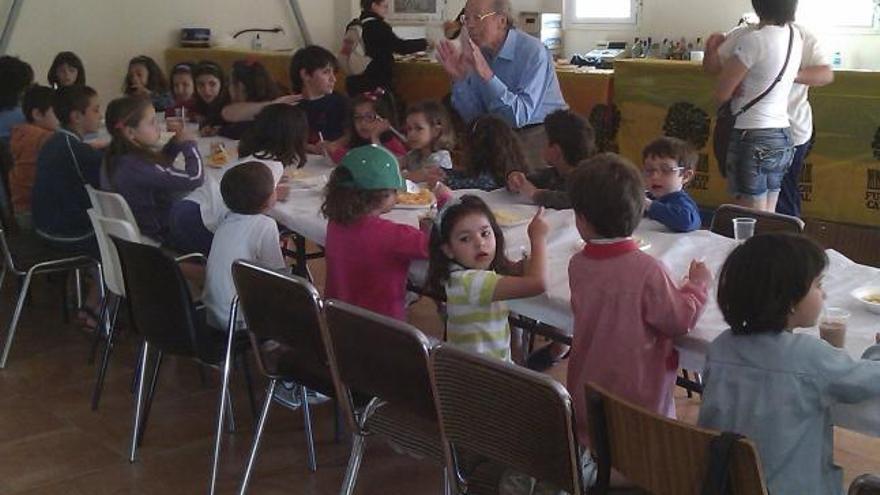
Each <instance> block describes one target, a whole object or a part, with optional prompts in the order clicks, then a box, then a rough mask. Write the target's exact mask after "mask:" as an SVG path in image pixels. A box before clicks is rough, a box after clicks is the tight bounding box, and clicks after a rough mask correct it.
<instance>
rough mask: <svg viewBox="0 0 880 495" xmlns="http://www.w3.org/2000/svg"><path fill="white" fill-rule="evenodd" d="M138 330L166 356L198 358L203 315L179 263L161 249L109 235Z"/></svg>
mask: <svg viewBox="0 0 880 495" xmlns="http://www.w3.org/2000/svg"><path fill="white" fill-rule="evenodd" d="M110 237H111V239H112V240H113V244H114V245H115V246H116V251H117V253H118V254H119V261H120V265H121V266H122V275H123V279H124V280H125V294H126V296H127V297H126V300H127V301H128V307H129V310H130V312H131V318H132V323H133V326H134V328H135V330H136V331H137V332H138V333H140V334H141V335H142V336H143V337H144V338H145V339H146V340H147V342H149V343H150V345H152V346H155V347H157V348H159V349H160V350H162V351H163V352H165V353H167V354H172V355H177V356H186V357H198V356H200V355H201V353H200V346H199V344H200V342H201V338H202V335H201V332H202V331H203V330H202V329H203V328H204V325H200V324H199V322H200V319H201V318H203V315H200V314H199V313H198V312H197V311H196V308H195V305H194V304H193V301H192V297H191V296H190V292H189V287H188V286H187V283H186V280H185V279H184V278H183V274H182V273H181V272H180V268H179V267H178V266H177V262H176V261H175V260H174V259H173V258H171V257H169V256H168V255H166V254H165V253H164V252H163V251H162V250H161V249H160V248H158V247H156V246H150V245H147V244H141V243H139V242H132V241H131V240H126V239H122V238H119V237H116V236H114V235H113V234H110Z"/></svg>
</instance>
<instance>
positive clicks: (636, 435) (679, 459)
mask: <svg viewBox="0 0 880 495" xmlns="http://www.w3.org/2000/svg"><path fill="white" fill-rule="evenodd" d="M586 398H587V423H588V426H589V435H590V446H591V449H592V450H593V452H594V453H595V454H596V457H597V463H598V467H599V473H598V480H597V481H598V482H597V486H596V487H595V493H596V494H599V495H601V494H604V493H607V490H608V485H609V481H610V474H611V469H612V468H613V469H615V470H617V471H618V472H619V473H620V474H622V475H623V476H624V477H625V478H626V479H627V480H628V481H629V482H631V483H634V484H635V485H637V486H639V487H641V488H642V489H644V490H646V491H648V492H650V493H652V494H654V495H700V494H701V493H703V491H702V490H703V482H704V480H705V478H706V471H707V468H708V466H709V459H710V457H709V455H710V454H709V453H710V449H709V445H710V442H711V441H712V440H713V439H715V438H717V437H719V436H720V435H721V433H720V432H717V431H712V430H707V429H705V428H699V427H696V426H692V425H689V424H686V423H682V422H680V421H675V420H672V419H669V418H666V417H663V416H660V415H658V414H655V413H653V412H651V411H648V410H646V409H644V408H641V407H639V406H636V405H634V404H631V403H629V402H627V401H625V400H623V399H621V398H619V397H616V396H614V395H612V394H611V393H609V392H607V391H605V390H604V389H602V388H601V387H599V386H597V385H595V384H592V383H590V384H588V385H587V386H586ZM728 473H729V475H728V479H729V481H730V487H731V492H730V493H736V494H737V495H766V494H767V489H766V487H765V483H764V478H763V474H762V472H761V463H760V459H759V457H758V450H757V448H756V447H755V444H754V443H752V442H751V441H749V440H747V439H739V440H736V441H735V442H734V443H733V446H732V448H731V455H730V462H729V464H728Z"/></svg>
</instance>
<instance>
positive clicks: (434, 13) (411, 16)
mask: <svg viewBox="0 0 880 495" xmlns="http://www.w3.org/2000/svg"><path fill="white" fill-rule="evenodd" d="M390 6H391V12H389V13H388V17H389V20H392V21H396V22H425V21H442V20H443V13H444V12H445V10H446V9H445V7H446V0H391V2H390Z"/></svg>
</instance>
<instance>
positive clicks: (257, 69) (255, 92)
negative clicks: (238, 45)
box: [219, 59, 299, 139]
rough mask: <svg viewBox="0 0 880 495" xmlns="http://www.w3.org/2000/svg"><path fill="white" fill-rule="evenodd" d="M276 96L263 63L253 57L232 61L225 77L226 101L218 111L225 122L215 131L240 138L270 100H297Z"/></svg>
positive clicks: (274, 88) (272, 101) (272, 82)
mask: <svg viewBox="0 0 880 495" xmlns="http://www.w3.org/2000/svg"><path fill="white" fill-rule="evenodd" d="M278 95H279V91H278V86H277V85H276V84H275V81H273V80H272V76H271V75H270V74H269V71H268V70H266V67H265V66H263V64H261V63H260V62H258V61H257V60H253V59H247V60H239V61H237V62H235V63H233V64H232V74H231V75H230V78H229V99H230V103H229V104H228V105H226V106H225V107H223V111H222V113H221V115H222V116H223V120H224V121H226V122H227V123H226V124H225V125H224V126H223V127H222V128H221V129H220V132H219V134H220V135H221V136H223V137H228V138H230V139H241V136H243V135H244V133H245V131H247V130H248V129H249V128H250V126H251V124H252V123H253V120H254V117H256V115H257V114H258V113H260V110H262V109H263V108H265V107H267V106H269V105H272V104H273V103H288V104H296V103H297V102H298V101H299V100H298V99H296V98H291V97H290V96H281V97H279V96H278Z"/></svg>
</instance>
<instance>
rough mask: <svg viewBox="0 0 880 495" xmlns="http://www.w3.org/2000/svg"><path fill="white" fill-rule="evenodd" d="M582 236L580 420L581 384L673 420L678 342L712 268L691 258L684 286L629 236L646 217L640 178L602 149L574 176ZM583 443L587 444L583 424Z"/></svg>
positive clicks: (578, 257) (579, 409)
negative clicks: (597, 385) (601, 388)
mask: <svg viewBox="0 0 880 495" xmlns="http://www.w3.org/2000/svg"><path fill="white" fill-rule="evenodd" d="M569 183H570V188H569V193H570V194H571V202H572V207H573V208H574V212H575V221H576V225H577V229H578V232H579V233H580V235H581V237H582V238H583V239H584V241H586V245H585V247H584V249H583V251H582V252H579V253H576V254H575V255H574V256H572V257H571V261H570V262H569V265H568V276H569V284H570V286H571V308H572V312H573V313H574V327H573V335H572V337H573V339H572V346H571V356H570V358H569V360H568V390H569V392H570V393H571V395H572V399H573V401H574V406H575V411H576V413H577V417H578V418H581V419H582V418H586V401H585V398H584V385H585V384H586V383H587V382H596V383H601V384H602V385H603V386H604V387H605V388H606V389H608V390H609V391H610V392H612V393H614V394H616V395H618V396H620V397H622V398H624V399H626V400H629V401H630V402H632V403H634V404H637V405H639V406H642V407H644V408H646V409H648V410H650V411H654V412H656V413H658V414H662V415H665V416H668V417H672V418H674V417H675V403H674V402H673V400H672V387H673V386H674V385H675V374H676V370H678V353H677V352H676V350H675V348H674V347H673V342H672V339H673V337H675V336H678V335H683V334H685V333H687V332H688V331H689V330H690V329H691V328H693V326H694V324H695V322H696V321H697V318H698V317H699V315H700V312H701V311H702V308H703V305H704V304H705V302H706V297H707V292H708V286H709V284H710V283H711V280H712V274H711V273H710V272H709V270H708V268H706V266H705V265H704V264H703V263H701V262H697V261H693V262H691V267H690V272H689V273H688V279H687V280H686V281H685V282H684V284H683V285H682V286H681V287H677V286H676V284H675V282H673V281H672V279H671V278H670V276H669V275H668V274H667V273H666V270H665V269H664V268H663V265H662V264H661V263H660V262H659V261H657V260H656V259H654V258H653V257H651V256H650V255H648V254H645V253H643V252H641V251H640V250H639V247H638V245H637V244H636V242H635V241H633V239H632V237H631V236H632V233H633V230H634V229H635V228H636V225H638V223H639V221H640V220H641V218H642V207H643V197H644V190H645V189H644V185H643V182H642V174H641V173H640V172H639V170H638V169H637V168H636V167H635V166H633V165H632V164H631V163H629V162H628V161H626V160H625V159H624V158H622V157H620V156H617V155H615V154H612V153H605V154H601V155H598V156H596V157H594V158H592V159H590V160H588V161H587V162H584V163H582V164H581V165H579V166H578V169H577V170H575V171H574V172H573V173H572V177H571V179H570V180H569ZM577 434H578V439H579V441H580V443H581V445H584V446H586V445H587V442H588V439H587V428H586V423H585V422H584V421H579V422H578V425H577Z"/></svg>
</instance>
